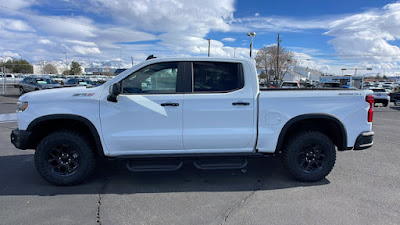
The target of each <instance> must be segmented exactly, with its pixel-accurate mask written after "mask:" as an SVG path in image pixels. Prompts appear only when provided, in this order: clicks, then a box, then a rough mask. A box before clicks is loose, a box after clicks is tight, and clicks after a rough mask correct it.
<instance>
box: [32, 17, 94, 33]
mask: <svg viewBox="0 0 400 225" xmlns="http://www.w3.org/2000/svg"><path fill="white" fill-rule="evenodd" d="M27 19H28V20H29V21H30V22H31V24H33V25H34V26H35V28H37V29H38V30H41V31H42V32H46V33H47V34H48V35H57V36H61V37H70V38H87V37H96V31H97V30H98V28H97V27H95V25H94V24H93V21H92V20H91V19H89V18H86V17H72V18H71V17H65V16H52V17H43V16H27Z"/></svg>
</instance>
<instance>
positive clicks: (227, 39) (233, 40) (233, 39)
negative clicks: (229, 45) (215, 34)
mask: <svg viewBox="0 0 400 225" xmlns="http://www.w3.org/2000/svg"><path fill="white" fill-rule="evenodd" d="M221 41H226V42H235V41H236V39H235V38H224V39H222V40H221Z"/></svg>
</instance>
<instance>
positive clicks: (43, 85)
mask: <svg viewBox="0 0 400 225" xmlns="http://www.w3.org/2000/svg"><path fill="white" fill-rule="evenodd" d="M59 87H62V85H60V84H57V82H55V81H54V80H52V79H49V78H35V77H27V78H25V79H23V80H22V81H21V82H20V83H19V93H20V94H21V95H22V94H24V93H26V92H30V91H38V90H42V89H51V88H59Z"/></svg>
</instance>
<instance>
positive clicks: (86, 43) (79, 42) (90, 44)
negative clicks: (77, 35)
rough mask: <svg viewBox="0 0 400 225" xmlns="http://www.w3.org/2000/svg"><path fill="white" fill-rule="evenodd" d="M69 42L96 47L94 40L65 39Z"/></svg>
mask: <svg viewBox="0 0 400 225" xmlns="http://www.w3.org/2000/svg"><path fill="white" fill-rule="evenodd" d="M67 42H69V43H74V44H79V45H84V46H91V47H97V44H96V43H94V42H89V41H79V40H67Z"/></svg>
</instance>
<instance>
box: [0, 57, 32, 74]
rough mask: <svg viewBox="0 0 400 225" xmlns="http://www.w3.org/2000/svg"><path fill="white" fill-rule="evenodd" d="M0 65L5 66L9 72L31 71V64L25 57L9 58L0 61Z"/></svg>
mask: <svg viewBox="0 0 400 225" xmlns="http://www.w3.org/2000/svg"><path fill="white" fill-rule="evenodd" d="M1 66H4V67H6V68H7V69H8V70H10V72H11V73H33V66H32V65H31V64H30V63H29V62H28V61H27V60H25V59H18V60H15V59H13V60H10V59H9V60H7V62H5V63H1Z"/></svg>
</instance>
